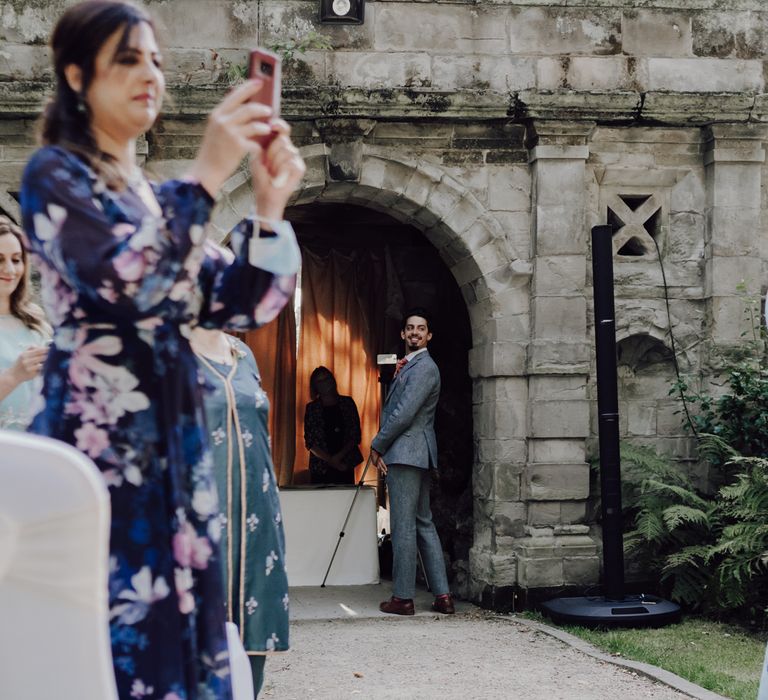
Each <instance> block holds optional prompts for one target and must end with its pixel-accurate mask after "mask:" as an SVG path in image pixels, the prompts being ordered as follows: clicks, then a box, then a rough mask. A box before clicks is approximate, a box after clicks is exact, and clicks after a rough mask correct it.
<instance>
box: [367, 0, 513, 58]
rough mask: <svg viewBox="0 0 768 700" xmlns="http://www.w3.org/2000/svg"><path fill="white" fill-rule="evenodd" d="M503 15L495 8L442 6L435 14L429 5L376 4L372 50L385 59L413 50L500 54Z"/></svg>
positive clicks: (502, 10)
mask: <svg viewBox="0 0 768 700" xmlns="http://www.w3.org/2000/svg"><path fill="white" fill-rule="evenodd" d="M506 14H507V13H506V11H505V10H504V8H495V7H472V8H467V7H462V6H461V5H444V6H441V7H440V11H439V12H435V9H434V7H432V6H431V5H430V4H426V5H422V4H420V3H392V4H389V3H382V4H378V5H377V7H376V26H375V28H374V34H375V39H374V41H375V47H376V50H377V51H380V52H389V53H388V54H387V55H388V56H392V55H394V54H393V53H392V52H398V51H414V50H425V51H434V52H441V53H457V54H470V55H471V54H475V53H477V54H496V55H500V54H503V53H504V50H505V48H506V43H507V36H506V35H507V30H506V19H505V18H506Z"/></svg>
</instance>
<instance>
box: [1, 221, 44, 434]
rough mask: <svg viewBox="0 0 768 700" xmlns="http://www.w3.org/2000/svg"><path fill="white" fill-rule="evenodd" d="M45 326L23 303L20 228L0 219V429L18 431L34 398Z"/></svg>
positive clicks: (25, 285)
mask: <svg viewBox="0 0 768 700" xmlns="http://www.w3.org/2000/svg"><path fill="white" fill-rule="evenodd" d="M50 336H51V331H50V327H49V326H48V324H47V323H46V322H45V319H44V318H43V312H42V311H41V310H40V308H39V307H38V306H37V305H35V304H33V303H31V302H30V300H29V262H28V260H27V251H26V250H25V249H24V243H23V240H22V235H21V229H20V228H19V227H18V226H16V225H15V224H14V223H13V222H11V221H10V220H9V219H7V218H6V217H4V216H0V428H7V429H10V430H24V429H25V428H26V427H27V424H28V423H29V421H30V420H31V418H32V414H31V410H32V406H33V405H34V404H35V403H36V402H35V397H36V396H37V395H38V394H39V393H40V389H41V384H40V382H39V381H38V378H39V377H40V372H41V369H42V366H43V362H45V358H46V355H48V348H47V347H46V345H45V344H46V342H47V341H48V339H49V338H50Z"/></svg>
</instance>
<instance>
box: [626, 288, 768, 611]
mask: <svg viewBox="0 0 768 700" xmlns="http://www.w3.org/2000/svg"><path fill="white" fill-rule="evenodd" d="M737 291H738V292H739V293H740V294H741V296H742V300H743V307H744V322H745V323H744V325H745V327H746V328H747V330H746V331H745V332H744V333H743V334H742V342H741V343H740V345H739V346H738V347H735V348H730V349H729V350H728V351H727V352H726V351H723V352H721V353H720V356H719V359H720V362H721V370H722V376H723V377H724V387H723V388H724V392H722V393H721V394H720V395H719V396H712V395H710V394H708V393H706V392H703V391H693V390H692V389H691V386H690V383H689V382H688V381H687V380H684V379H679V380H678V382H677V383H676V384H675V385H674V386H673V388H672V390H671V391H670V394H678V393H679V394H680V395H682V396H683V397H684V399H685V401H686V402H687V404H688V407H689V408H690V410H687V409H686V416H690V420H691V422H692V424H693V425H692V427H693V429H694V432H695V433H696V437H697V438H698V443H699V444H698V447H699V456H700V457H701V458H702V459H703V460H705V461H707V462H708V463H709V464H710V465H712V466H713V467H714V469H715V473H716V474H717V475H718V477H717V478H718V479H719V482H718V483H717V487H716V492H715V493H714V494H709V493H704V492H702V491H701V490H699V489H698V488H697V487H696V485H695V484H694V483H693V482H692V481H691V479H689V478H688V477H687V476H686V475H685V474H684V472H683V471H682V469H681V467H680V466H679V465H675V464H672V463H670V462H668V461H667V460H665V459H664V458H662V457H660V456H658V455H657V454H656V453H654V452H653V451H652V450H648V449H647V448H638V447H634V446H631V445H624V446H623V447H622V452H621V456H622V462H623V464H624V472H625V480H624V481H625V486H624V505H625V509H626V511H625V522H626V523H627V525H628V529H629V532H628V533H627V535H626V538H625V546H626V549H627V550H628V552H629V553H631V554H632V555H633V556H634V557H635V558H636V559H638V560H639V561H640V563H641V564H643V565H644V566H645V569H646V570H647V571H648V572H649V573H651V574H656V575H657V576H658V578H659V580H660V581H661V582H662V584H663V585H664V586H665V587H666V588H667V592H668V595H670V596H671V597H672V598H673V599H675V600H677V601H679V602H682V603H685V604H687V605H689V606H691V607H694V608H700V609H703V610H706V611H709V612H723V611H725V612H728V613H738V614H746V615H749V616H750V618H751V619H756V618H757V619H759V620H760V621H761V622H762V623H763V624H766V623H768V614H767V611H766V604H767V603H768V458H766V455H768V364H767V363H766V354H765V348H766V344H765V342H764V341H765V329H764V328H761V327H760V320H759V319H760V302H759V300H757V299H756V298H755V296H754V295H752V296H750V295H749V294H748V293H747V287H746V284H744V283H743V282H742V283H740V284H739V285H738V286H737Z"/></svg>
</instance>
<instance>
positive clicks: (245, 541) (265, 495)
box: [197, 337, 288, 656]
mask: <svg viewBox="0 0 768 700" xmlns="http://www.w3.org/2000/svg"><path fill="white" fill-rule="evenodd" d="M229 340H230V345H231V347H232V360H233V362H232V364H231V365H223V364H220V363H218V362H213V361H212V360H209V359H208V358H206V357H203V356H202V355H198V356H197V358H198V363H199V365H200V368H201V371H202V373H203V376H204V378H205V382H206V384H207V385H208V387H209V391H208V394H207V396H206V399H205V414H206V420H207V425H208V437H209V443H210V445H211V448H212V450H213V465H214V466H213V469H214V474H215V477H216V487H217V490H218V492H219V501H220V506H221V511H222V512H221V515H220V516H219V518H220V521H221V553H222V557H221V562H222V567H223V570H224V580H225V586H226V607H227V618H228V619H229V620H231V621H232V622H234V623H235V624H236V625H237V626H238V629H239V630H240V636H241V638H242V640H243V645H244V646H245V650H246V652H247V653H248V655H249V656H255V655H263V654H270V653H274V652H279V651H286V650H287V649H288V575H287V573H286V569H285V535H284V534H283V524H282V516H281V514H280V501H279V497H278V489H277V480H276V479H275V472H274V469H273V467H272V457H271V451H270V442H269V432H268V431H269V428H268V426H269V399H268V398H267V394H266V392H265V391H264V389H263V388H262V386H261V376H260V374H259V369H258V367H257V366H256V360H255V359H254V357H253V353H251V351H250V349H249V348H248V346H247V345H245V343H243V342H241V341H239V340H237V339H236V338H233V337H229Z"/></svg>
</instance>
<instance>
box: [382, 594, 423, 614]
mask: <svg viewBox="0 0 768 700" xmlns="http://www.w3.org/2000/svg"><path fill="white" fill-rule="evenodd" d="M379 610H381V612H384V613H390V614H392V615H413V614H414V609H413V599H412V598H395V596H392V597H391V598H390V599H389V600H385V601H384V602H383V603H380V604H379Z"/></svg>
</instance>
